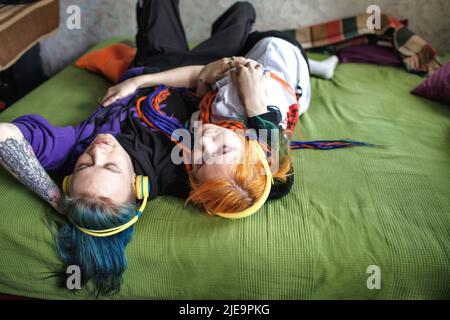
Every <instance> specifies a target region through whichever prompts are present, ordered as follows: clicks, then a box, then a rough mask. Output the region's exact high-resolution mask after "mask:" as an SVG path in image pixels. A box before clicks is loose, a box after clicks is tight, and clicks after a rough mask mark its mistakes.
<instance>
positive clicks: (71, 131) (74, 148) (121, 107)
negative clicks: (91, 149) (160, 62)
mask: <svg viewBox="0 0 450 320" xmlns="http://www.w3.org/2000/svg"><path fill="white" fill-rule="evenodd" d="M132 97H133V96H129V97H127V98H124V99H122V100H120V101H118V102H116V103H115V104H114V105H112V106H110V107H108V108H103V107H101V106H99V107H98V108H97V109H96V110H95V111H94V112H93V113H92V114H91V115H90V117H89V118H88V119H87V120H85V121H83V122H82V123H80V124H79V125H77V126H66V127H56V126H53V125H51V124H50V122H48V120H47V119H45V118H44V117H42V116H40V115H26V116H23V117H20V118H17V119H15V120H14V121H12V123H13V124H14V125H15V126H17V128H19V130H20V131H21V132H22V134H23V136H24V137H25V139H26V140H27V141H28V142H29V143H30V145H31V147H32V148H33V151H34V153H35V154H36V157H37V159H38V160H39V162H40V163H41V165H42V166H43V167H44V168H45V169H46V170H47V171H51V172H53V173H56V174H58V175H62V176H65V175H69V174H71V173H72V172H73V170H74V167H75V163H76V161H77V159H78V157H79V156H80V155H81V154H82V153H83V152H84V151H85V150H86V148H87V147H88V146H89V145H90V144H91V142H92V141H93V140H94V138H95V137H96V136H97V135H98V134H102V133H110V134H112V135H113V136H117V135H118V134H120V133H121V129H120V124H121V122H122V121H124V120H125V119H126V117H127V116H128V114H129V113H131V116H132V117H137V112H136V107H135V106H133V107H128V106H127V105H128V103H129V101H130V100H131V99H132Z"/></svg>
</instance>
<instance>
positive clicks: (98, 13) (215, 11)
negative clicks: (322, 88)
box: [41, 0, 450, 75]
mask: <svg viewBox="0 0 450 320" xmlns="http://www.w3.org/2000/svg"><path fill="white" fill-rule="evenodd" d="M60 1H61V26H60V30H59V32H58V33H57V34H55V35H54V36H52V37H51V38H49V39H47V40H44V41H43V42H42V43H41V55H42V59H43V63H44V69H45V71H46V73H47V74H49V75H51V74H53V73H55V72H57V71H58V70H60V69H61V68H63V67H64V66H66V65H67V64H69V63H71V62H73V61H74V59H76V58H77V57H79V56H80V55H81V54H83V52H85V51H86V50H87V49H88V48H90V47H91V46H93V45H94V44H96V43H98V42H99V41H100V40H102V39H105V38H108V37H111V36H116V35H120V36H130V35H133V36H134V34H135V33H136V23H135V5H136V0H121V1H118V0H88V1H86V0H84V1H83V0H60ZM234 2H235V0H213V1H211V0H181V15H182V21H183V24H184V25H185V29H186V33H187V36H188V39H189V41H192V42H199V41H201V40H203V39H205V38H207V37H208V36H209V33H210V27H211V23H212V22H213V21H214V20H215V19H216V18H217V17H218V16H219V15H220V13H221V12H223V11H224V10H225V9H226V8H228V7H229V6H230V5H231V4H232V3H234ZM249 2H251V3H253V5H254V6H255V8H256V11H257V22H256V25H255V28H257V29H260V30H263V29H286V28H292V27H299V26H307V25H311V24H316V23H320V22H325V21H328V20H332V19H336V18H343V17H346V16H352V15H356V14H358V13H361V12H365V10H366V8H367V6H368V5H370V4H377V5H379V6H380V7H381V9H382V11H383V12H386V13H388V14H392V15H395V16H397V17H398V18H408V19H409V20H410V28H411V29H412V30H413V31H414V32H416V33H418V34H419V35H421V36H422V37H423V38H424V39H425V40H427V41H429V42H430V43H431V44H432V45H433V46H434V47H435V48H436V49H437V50H438V52H439V53H444V52H450V8H449V1H448V0H426V1H425V0H282V1H280V0H278V1H274V0H249ZM274 3H276V7H275V8H274V7H273V4H274ZM70 5H77V6H79V8H80V9H81V21H80V22H81V29H80V30H69V29H68V28H67V27H66V22H67V18H68V17H69V15H68V14H67V13H66V9H67V7H68V6H70ZM274 17H276V18H274Z"/></svg>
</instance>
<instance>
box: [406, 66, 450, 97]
mask: <svg viewBox="0 0 450 320" xmlns="http://www.w3.org/2000/svg"><path fill="white" fill-rule="evenodd" d="M411 93H412V94H414V95H416V96H420V97H424V98H427V99H430V100H434V101H438V102H442V103H445V104H447V105H450V62H447V63H446V64H445V65H443V66H442V67H440V68H439V69H438V70H437V71H435V72H434V73H433V74H432V75H431V76H429V77H428V79H427V80H425V81H424V82H422V83H421V84H420V85H419V86H418V87H417V88H416V89H414V90H413V91H412V92H411Z"/></svg>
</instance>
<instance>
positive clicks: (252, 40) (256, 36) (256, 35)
mask: <svg viewBox="0 0 450 320" xmlns="http://www.w3.org/2000/svg"><path fill="white" fill-rule="evenodd" d="M267 37H276V38H280V39H283V40H286V41H288V42H290V43H291V44H293V45H294V46H297V47H298V48H299V49H300V52H301V53H302V56H303V57H304V58H305V60H306V63H308V67H309V61H308V57H307V56H306V53H305V50H304V49H303V47H302V45H301V44H300V43H299V42H298V41H297V40H295V39H294V38H292V37H291V36H290V35H288V34H287V33H284V32H281V31H278V30H270V31H264V32H259V31H255V32H252V33H251V34H249V36H248V38H247V41H246V43H245V45H244V46H243V48H242V51H241V52H240V53H239V55H240V56H244V55H246V54H247V53H248V52H249V51H250V50H251V49H252V48H253V47H254V46H255V45H256V43H257V42H258V41H260V40H262V39H264V38H267Z"/></svg>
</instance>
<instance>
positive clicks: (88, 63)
mask: <svg viewBox="0 0 450 320" xmlns="http://www.w3.org/2000/svg"><path fill="white" fill-rule="evenodd" d="M135 55H136V48H133V47H131V46H129V45H126V44H124V43H116V44H113V45H110V46H108V47H106V48H103V49H99V50H95V51H92V52H90V53H87V54H85V55H84V56H82V57H81V58H80V59H78V61H77V62H76V63H75V65H76V66H77V67H79V68H82V69H86V70H89V71H91V72H94V73H99V74H101V75H103V76H105V77H106V78H107V79H109V80H110V81H112V82H114V83H117V82H118V81H119V79H120V76H121V75H122V74H123V73H124V72H125V71H126V70H127V69H128V67H129V66H130V64H131V62H132V61H133V59H134V57H135Z"/></svg>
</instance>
